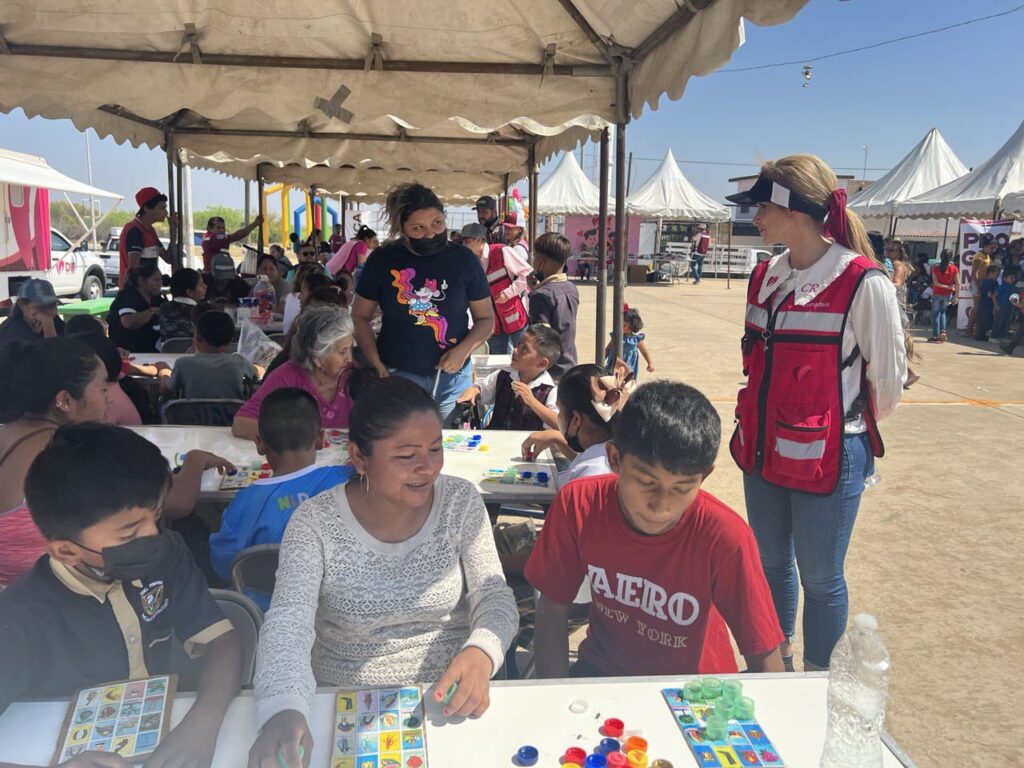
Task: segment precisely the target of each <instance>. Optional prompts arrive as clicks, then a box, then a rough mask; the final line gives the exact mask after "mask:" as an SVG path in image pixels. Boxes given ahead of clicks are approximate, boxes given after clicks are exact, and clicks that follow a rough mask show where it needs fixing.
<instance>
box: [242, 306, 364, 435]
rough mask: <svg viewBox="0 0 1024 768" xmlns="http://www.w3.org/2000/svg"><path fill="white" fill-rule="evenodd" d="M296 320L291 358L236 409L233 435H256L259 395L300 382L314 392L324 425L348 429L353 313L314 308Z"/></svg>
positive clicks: (304, 387) (295, 385)
mask: <svg viewBox="0 0 1024 768" xmlns="http://www.w3.org/2000/svg"><path fill="white" fill-rule="evenodd" d="M295 322H296V328H295V335H294V336H293V337H292V344H291V360H289V361H288V362H287V363H285V364H284V365H282V366H280V367H279V368H277V369H275V370H274V371H273V372H272V373H270V374H269V375H268V376H267V378H266V379H264V380H263V384H262V385H261V386H260V388H259V389H258V390H256V393H255V394H254V395H253V396H252V397H250V398H249V400H248V401H247V402H246V403H245V405H243V406H242V407H241V408H240V409H239V410H238V414H237V415H236V416H235V421H234V423H233V424H232V425H231V432H232V434H234V435H235V436H236V437H242V438H246V439H249V440H252V439H254V438H255V437H256V434H257V431H258V430H257V419H258V418H259V415H260V404H261V403H262V402H263V398H265V397H266V396H267V395H269V394H270V393H271V392H273V391H275V390H278V389H282V388H284V387H298V388H299V389H304V390H305V391H306V392H309V394H311V395H312V396H313V398H314V399H315V400H316V402H317V405H318V406H319V407H320V422H321V424H322V425H323V428H324V429H339V428H340V429H348V414H349V411H351V410H352V401H351V399H350V398H349V396H348V388H347V384H348V370H349V366H350V365H351V363H352V318H351V315H350V314H349V313H348V312H346V311H345V310H344V309H342V308H341V307H335V306H322V307H313V308H310V309H308V310H307V311H305V312H303V313H302V314H301V315H300V316H299V318H298V320H296V321H295Z"/></svg>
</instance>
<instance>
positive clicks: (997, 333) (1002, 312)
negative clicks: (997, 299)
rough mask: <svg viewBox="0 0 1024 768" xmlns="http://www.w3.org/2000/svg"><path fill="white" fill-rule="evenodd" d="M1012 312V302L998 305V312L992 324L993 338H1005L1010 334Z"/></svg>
mask: <svg viewBox="0 0 1024 768" xmlns="http://www.w3.org/2000/svg"><path fill="white" fill-rule="evenodd" d="M1013 313H1014V307H1013V305H1012V304H1007V305H1006V306H1005V307H999V314H998V315H996V316H995V321H994V322H993V324H992V338H993V339H1005V338H1006V337H1007V336H1009V335H1010V321H1011V320H1012V319H1013Z"/></svg>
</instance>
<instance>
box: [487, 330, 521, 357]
mask: <svg viewBox="0 0 1024 768" xmlns="http://www.w3.org/2000/svg"><path fill="white" fill-rule="evenodd" d="M524 333H526V329H525V328H523V329H522V330H521V331H516V332H515V333H502V334H500V335H497V336H491V338H489V339H488V340H487V351H488V352H490V353H491V354H492V355H511V354H512V350H513V349H515V348H516V346H517V345H518V344H519V340H520V339H521V338H523V334H524Z"/></svg>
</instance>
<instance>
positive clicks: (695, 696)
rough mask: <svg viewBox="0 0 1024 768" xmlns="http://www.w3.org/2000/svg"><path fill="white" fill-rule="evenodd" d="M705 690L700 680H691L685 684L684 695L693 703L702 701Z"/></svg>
mask: <svg viewBox="0 0 1024 768" xmlns="http://www.w3.org/2000/svg"><path fill="white" fill-rule="evenodd" d="M703 691H704V689H703V688H702V687H701V684H700V680H691V681H690V682H688V683H687V684H686V685H684V686H683V696H684V697H685V698H686V700H687V701H688V702H690V703H691V704H694V703H696V702H698V701H701V700H702V699H703V698H704V693H703Z"/></svg>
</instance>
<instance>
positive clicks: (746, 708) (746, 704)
mask: <svg viewBox="0 0 1024 768" xmlns="http://www.w3.org/2000/svg"><path fill="white" fill-rule="evenodd" d="M733 717H735V718H736V719H737V720H753V719H754V700H753V699H752V698H750V697H749V696H740V697H739V698H738V699H736V703H735V704H734V706H733Z"/></svg>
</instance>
